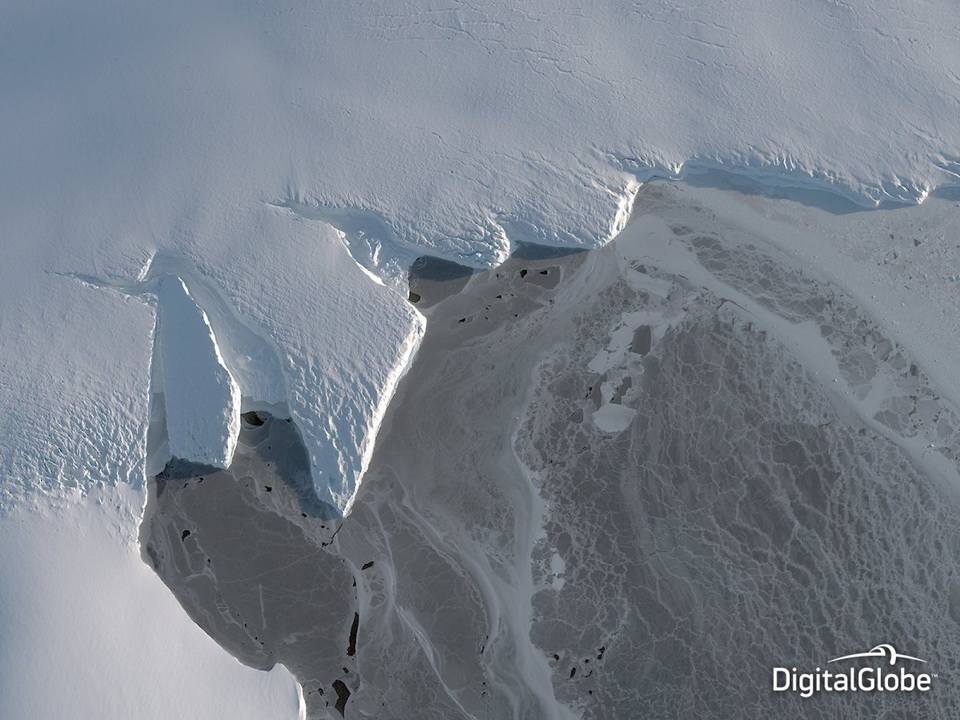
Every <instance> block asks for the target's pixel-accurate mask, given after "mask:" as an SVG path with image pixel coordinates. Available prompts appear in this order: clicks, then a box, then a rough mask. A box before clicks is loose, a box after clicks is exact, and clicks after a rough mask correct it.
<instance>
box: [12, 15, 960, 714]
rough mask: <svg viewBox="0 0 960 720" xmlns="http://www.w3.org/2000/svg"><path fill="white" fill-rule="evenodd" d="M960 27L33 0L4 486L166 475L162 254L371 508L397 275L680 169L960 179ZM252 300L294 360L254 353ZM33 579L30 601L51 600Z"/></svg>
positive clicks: (408, 350)
mask: <svg viewBox="0 0 960 720" xmlns="http://www.w3.org/2000/svg"><path fill="white" fill-rule="evenodd" d="M958 35H960V32H958V16H957V11H956V7H955V4H954V3H952V2H949V0H933V1H932V2H926V3H923V4H922V5H917V6H912V7H910V8H905V7H904V6H902V5H901V4H898V3H895V2H892V1H890V0H885V1H884V2H880V3H867V2H858V3H853V4H834V3H825V4H820V5H817V6H816V9H815V10H811V9H810V6H807V5H799V4H795V3H791V2H788V1H787V0H777V1H776V2H773V3H767V2H748V3H743V2H733V1H732V0H716V1H715V2H712V3H708V4H703V3H697V4H691V5H687V6H684V5H677V4H673V5H670V6H667V5H656V4H652V3H651V4H645V5H644V4H640V5H637V4H630V3H625V2H618V1H616V0H607V1H606V2H603V3H576V2H572V1H569V2H531V3H525V4H524V5H523V7H522V8H518V7H515V6H513V5H510V4H507V3H504V2H502V1H501V2H491V1H489V0H487V1H485V2H480V3H472V4H467V3H461V2H453V3H446V4H441V3H439V2H431V1H424V2H419V3H392V2H391V3H388V2H371V1H368V2H328V3H322V4H310V3H299V2H297V3H287V4H281V3H276V2H272V1H271V2H265V3H259V4H257V3H254V4H236V3H228V2H223V1H222V0H221V1H219V2H214V3H209V4H203V5H197V4H196V3H188V2H184V1H183V0H174V1H173V2H170V3H159V4H158V3H154V4H144V3H137V4H130V3H121V2H117V1H116V0H103V1H102V2H96V3H89V4H85V5H84V6H83V7H80V6H75V5H72V4H70V3H65V2H63V1H62V0H40V1H39V2H26V1H25V0H12V2H8V3H5V4H4V6H3V8H2V9H0V66H2V67H3V68H4V69H5V72H4V73H3V76H2V78H0V101H2V102H0V138H2V140H0V168H2V170H0V242H2V247H3V251H4V252H3V260H2V262H0V283H2V287H3V290H4V296H3V301H2V306H0V337H2V338H3V346H2V351H0V515H4V517H5V518H12V517H14V515H13V514H12V513H14V512H18V511H21V510H26V509H32V510H34V511H38V512H40V513H48V512H51V510H50V507H53V506H57V507H60V508H62V512H63V513H64V515H63V517H64V518H65V519H66V520H65V522H68V523H78V524H79V523H83V522H87V523H96V522H98V520H97V519H96V515H95V514H84V515H82V516H81V515H75V514H74V513H75V512H77V513H79V512H80V511H79V510H71V509H69V507H70V503H72V502H75V501H78V499H79V498H80V497H82V496H84V495H88V494H90V493H91V492H94V490H93V489H94V488H98V487H101V486H110V485H114V484H117V483H120V484H128V485H130V486H131V487H132V488H133V489H135V490H137V491H139V489H140V488H141V485H142V480H143V469H144V462H145V457H146V448H147V442H146V438H147V426H148V419H149V416H150V374H151V373H150V357H151V348H152V342H153V337H152V333H153V328H154V324H155V315H154V312H153V308H152V307H151V305H150V301H149V299H147V302H146V303H144V302H143V300H144V298H140V297H132V296H131V295H130V294H129V293H124V292H114V291H112V290H111V289H110V286H112V285H116V286H117V287H119V286H121V285H123V284H124V283H129V282H132V281H136V280H137V279H138V278H141V277H142V275H143V273H144V272H145V270H146V269H147V268H149V267H150V266H151V264H152V263H153V262H155V261H156V259H157V258H158V257H161V256H163V257H167V256H177V257H182V258H184V262H185V263H186V264H188V265H189V266H190V267H191V268H193V269H194V271H195V272H196V273H197V275H198V276H199V277H201V278H203V279H204V282H208V283H209V285H208V287H210V288H215V292H214V291H211V292H214V295H215V296H216V297H215V299H217V302H212V301H205V300H204V298H203V297H201V290H202V289H203V287H204V286H203V285H202V284H201V286H196V287H195V289H196V290H197V300H198V303H199V304H200V306H201V307H202V308H203V310H204V311H205V312H206V313H207V314H208V316H209V319H210V323H211V326H212V327H213V329H214V331H215V334H216V335H217V337H218V339H221V338H222V339H224V340H225V342H224V344H223V348H222V349H223V350H224V357H223V361H224V364H225V365H226V367H228V368H229V369H230V370H231V371H232V372H233V374H234V375H235V377H236V379H237V381H238V384H239V385H240V390H241V393H244V394H246V395H247V396H249V397H251V398H252V400H253V401H257V402H263V403H267V404H272V405H274V404H283V405H285V407H286V408H287V410H288V411H289V413H290V414H291V416H292V417H293V418H294V419H295V420H296V421H297V424H298V427H299V429H300V431H301V432H302V434H303V436H304V441H305V444H306V446H307V449H308V452H309V454H310V458H311V463H312V468H313V472H314V479H315V482H316V485H317V489H318V492H319V494H320V495H321V496H328V497H329V498H331V499H332V500H333V501H334V502H335V503H336V504H337V505H339V506H340V507H341V508H343V509H347V508H348V507H349V505H350V502H351V500H352V498H353V494H354V491H355V489H356V485H357V482H358V480H359V478H360V477H361V475H362V473H363V469H364V467H365V464H366V462H367V461H368V459H369V457H370V452H371V448H372V443H373V439H374V435H375V432H376V428H377V425H378V423H379V419H380V418H381V417H382V415H383V412H384V408H385V406H386V403H387V402H388V401H389V398H390V396H391V394H392V392H393V389H394V388H395V386H396V383H397V380H398V378H399V376H400V374H401V373H402V371H403V368H404V367H405V366H406V364H407V363H408V361H409V359H410V357H411V355H412V353H413V351H414V349H415V348H416V344H417V342H418V340H419V338H420V336H421V334H422V330H423V322H422V318H420V317H419V315H417V313H416V312H415V311H414V310H413V309H412V308H411V307H410V306H409V305H407V304H406V303H405V302H404V300H403V299H402V298H401V297H400V295H398V294H396V293H394V292H393V291H392V290H391V289H389V288H388V287H384V286H381V285H377V284H376V283H374V282H373V281H372V280H371V277H370V273H373V274H374V275H379V276H381V277H382V278H383V279H384V281H385V282H387V283H388V284H390V285H393V286H394V287H395V288H396V287H398V286H399V285H400V284H401V280H402V275H403V272H404V264H405V263H406V262H408V261H409V260H410V259H412V258H413V257H416V256H417V255H420V254H433V255H438V256H443V257H447V258H451V259H457V260H459V261H461V262H464V263H466V264H470V265H475V266H485V265H490V264H494V263H497V262H499V261H501V260H502V259H503V258H504V257H505V256H506V254H507V252H508V251H509V250H510V249H511V247H513V246H514V245H515V244H516V242H517V241H521V240H523V241H538V242H543V243H553V244H571V245H584V246H595V245H598V244H602V243H604V242H606V241H607V240H608V239H609V238H610V237H612V236H613V235H614V234H616V232H617V231H618V230H619V229H620V228H621V227H622V226H623V223H624V221H625V219H626V216H627V210H628V208H629V205H630V201H631V198H632V196H633V194H634V193H635V192H636V190H637V182H638V180H640V181H642V180H644V179H646V178H647V177H649V176H651V175H656V174H667V175H673V174H689V173H695V172H697V171H699V170H704V169H707V168H712V167H722V168H725V169H727V170H730V171H734V172H741V173H746V174H749V175H752V176H754V177H757V178H760V179H763V180H764V181H765V182H767V183H770V184H786V185H803V186H814V187H827V188H830V189H833V190H836V191H837V192H840V193H842V194H844V195H846V196H847V197H849V198H852V199H854V200H856V201H858V202H860V203H863V204H867V205H869V204H873V203H875V202H877V201H881V200H884V199H894V200H903V201H915V200H920V199H922V198H924V197H926V195H927V193H928V192H929V191H930V189H931V188H932V187H934V186H937V185H939V184H943V183H952V182H955V181H956V179H957V173H958V158H960V125H958V124H957V123H956V122H955V118H956V117H957V110H958V107H957V106H958V104H960V103H958V97H960V42H958ZM330 225H333V226H335V227H337V228H338V231H337V232H335V231H334V230H332V229H331V228H330V227H329V226H330ZM341 240H342V241H343V243H341ZM348 250H349V255H348ZM350 255H352V256H353V259H351V258H350ZM354 260H356V263H355V262H354ZM358 265H359V266H358ZM361 267H362V268H364V270H366V271H367V272H364V270H361ZM954 274H956V272H954ZM78 278H85V279H86V280H85V281H84V282H78ZM220 300H222V301H223V302H222V304H220V305H218V303H219V301H220ZM215 306H216V307H215ZM234 314H235V316H236V317H237V318H240V319H241V321H242V322H241V323H240V325H242V326H243V327H245V328H251V330H250V332H251V333H253V335H255V336H257V337H259V338H262V339H263V340H264V341H265V342H266V343H267V344H268V345H269V346H270V347H271V351H270V354H269V357H271V358H274V359H276V360H277V363H276V365H275V366H271V368H270V369H264V368H260V369H259V370H258V369H257V368H256V367H253V366H255V365H256V363H255V362H254V363H252V366H251V367H249V368H248V372H246V373H244V372H238V368H243V367H244V365H245V364H246V363H247V361H248V360H249V359H250V358H251V357H252V356H249V355H248V354H246V353H243V352H238V353H235V354H233V355H231V352H230V351H229V349H228V348H230V347H233V348H236V347H247V346H246V345H244V343H243V342H242V340H243V338H244V337H246V335H245V331H241V330H237V331H236V332H235V333H234V332H231V331H230V329H229V327H228V328H227V329H225V330H223V331H222V332H221V329H220V327H218V318H220V319H221V320H223V319H224V318H227V319H228V318H229V317H231V315H234ZM229 324H230V323H229V322H227V321H223V322H221V323H220V325H221V326H228V325H229ZM240 325H236V326H235V327H240ZM234 341H235V342H234ZM232 342H233V343H234V344H231V343H232ZM264 357H267V356H266V355H265V356H264ZM270 362H273V361H272V360H271V361H270ZM278 367H279V368H280V370H279V372H277V368H278ZM244 378H248V379H249V378H256V379H257V380H256V382H253V381H251V382H248V383H247V384H245V383H244ZM97 492H99V491H97ZM18 508H19V510H17V509H18ZM38 517H40V518H41V519H42V518H43V517H44V516H42V515H38ZM3 522H4V523H7V522H13V520H7V519H4V520H3ZM38 522H40V520H38ZM124 527H125V528H126V530H125V531H124V532H125V533H128V532H129V531H130V530H131V527H132V526H127V525H125V526H124ZM121 535H122V537H121ZM125 540H129V537H127V535H124V534H123V533H121V534H120V535H118V542H121V541H125ZM10 552H12V550H9V549H4V550H2V551H0V560H2V562H3V567H4V568H10V567H12V565H10V562H12V561H11V560H10V557H11V556H10V555H9V553H10ZM5 572H6V571H5ZM10 572H12V571H10ZM131 572H134V571H133V570H131ZM115 581H116V582H121V580H120V579H119V576H118V578H117V579H115ZM78 582H79V580H78ZM64 583H66V580H64ZM0 587H4V588H9V587H14V586H13V585H11V584H10V583H9V582H8V581H7V578H6V575H4V577H3V578H2V582H0ZM16 587H17V589H18V592H19V593H20V594H19V595H17V596H16V597H15V598H13V599H10V597H11V596H10V594H9V593H11V592H12V591H10V590H5V592H7V595H5V600H4V608H5V612H9V611H10V608H11V607H12V608H16V607H19V606H20V605H24V606H27V605H30V604H35V603H38V602H39V598H42V596H37V595H34V594H31V593H32V592H33V590H31V587H33V586H30V585H17V586H16ZM38 587H39V586H38ZM62 590H63V593H64V594H65V595H66V596H69V595H70V592H71V588H70V587H68V586H67V584H64V586H63V588H62ZM38 627H39V626H38ZM24 628H26V629H24V632H25V633H27V632H35V631H36V628H35V627H34V626H31V625H25V626H24ZM30 628H33V629H32V630H31V629H30ZM24 637H26V636H24ZM51 637H52V636H51ZM18 648H19V652H20V653H21V654H20V655H19V656H18V659H19V661H20V662H21V663H22V664H23V665H24V666H30V667H35V666H36V663H38V662H40V660H39V658H41V657H42V655H39V654H38V655H36V656H33V657H32V658H31V657H28V656H27V655H23V654H22V653H26V652H27V650H28V649H29V646H28V645H27V644H23V645H20V646H18ZM74 649H75V648H74ZM41 651H42V648H38V649H37V652H38V653H40V652H41ZM64 658H65V661H66V660H69V661H70V663H72V665H71V666H72V667H79V666H80V663H81V662H82V660H83V658H82V656H80V655H77V654H73V655H72V656H69V657H68V655H66V654H65V655H64ZM5 660H6V659H5ZM116 670H117V675H116V676H115V680H116V682H117V683H119V684H123V683H122V680H123V679H125V678H132V677H133V676H132V675H129V674H128V673H132V672H133V666H132V665H131V664H130V663H126V664H124V665H123V666H122V667H117V668H116ZM131 683H132V684H131V685H130V687H132V686H133V684H137V686H138V687H139V683H135V681H133V680H131ZM24 687H27V686H24ZM224 687H225V686H224ZM224 687H221V686H219V685H217V687H211V688H210V692H211V693H213V694H216V695H218V696H219V695H221V694H222V693H223V692H224ZM19 697H20V699H17V698H16V697H13V696H10V697H9V698H8V699H7V702H11V703H14V702H25V700H23V696H19ZM17 707H25V706H17ZM75 710H76V713H75V714H76V715H83V714H84V713H85V712H86V711H87V708H81V707H80V706H79V705H78V706H77V707H76V708H75ZM90 712H93V710H90ZM98 717H103V715H102V714H100V715H98Z"/></svg>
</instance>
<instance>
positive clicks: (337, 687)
mask: <svg viewBox="0 0 960 720" xmlns="http://www.w3.org/2000/svg"><path fill="white" fill-rule="evenodd" d="M333 689H334V691H336V693H337V704H336V705H334V707H335V708H337V712H339V713H340V714H341V715H343V716H344V717H346V715H345V711H346V709H347V700H349V699H350V688H348V687H347V684H346V683H345V682H344V681H343V680H334V681H333Z"/></svg>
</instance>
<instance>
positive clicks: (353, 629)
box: [347, 581, 360, 657]
mask: <svg viewBox="0 0 960 720" xmlns="http://www.w3.org/2000/svg"><path fill="white" fill-rule="evenodd" d="M354 584H356V581H354ZM359 630H360V613H354V614H353V625H351V626H350V642H349V643H348V644H347V655H349V656H350V657H353V656H354V655H356V654H357V632H359Z"/></svg>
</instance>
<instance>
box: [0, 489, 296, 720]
mask: <svg viewBox="0 0 960 720" xmlns="http://www.w3.org/2000/svg"><path fill="white" fill-rule="evenodd" d="M142 500H143V495H142V494H141V493H140V492H137V491H133V490H131V489H130V488H126V487H120V488H115V487H111V488H104V489H102V490H95V491H93V492H92V493H91V495H90V496H88V497H87V498H86V499H84V500H82V501H80V502H78V503H77V504H75V505H72V506H71V507H70V508H69V509H68V510H66V511H64V512H62V513H54V514H50V515H44V514H40V513H35V512H29V511H25V510H23V509H21V510H20V511H16V512H14V513H12V514H10V515H8V516H7V517H5V518H4V519H3V520H2V521H0V546H2V547H3V552H2V553H0V577H2V578H3V582H0V637H2V638H3V642H2V643H0V667H2V672H0V717H3V718H11V720H12V719H13V718H22V719H23V720H27V719H28V718H44V719H45V720H76V719H78V718H118V719H119V718H138V720H169V718H175V717H176V718H183V719H184V720H187V719H188V718H190V719H196V720H210V719H212V718H245V719H247V720H295V719H296V718H298V717H302V701H301V698H300V689H299V686H298V685H297V683H296V681H295V680H294V679H293V677H292V676H291V675H290V673H289V672H287V671H286V669H284V668H283V667H282V666H275V667H274V668H273V670H271V671H270V672H260V671H257V670H253V669H251V668H248V667H245V666H243V665H241V664H240V663H239V662H238V661H237V660H234V659H233V658H231V657H230V656H229V655H227V654H226V653H225V652H223V651H222V650H221V649H220V648H219V647H218V646H217V644H216V643H215V642H214V641H213V640H212V639H211V638H210V637H209V636H208V635H206V634H205V633H204V632H203V631H202V630H201V629H200V628H199V627H197V625H195V624H194V622H193V621H192V620H191V619H190V618H189V617H188V616H187V615H186V614H185V613H184V612H183V610H182V609H181V607H180V605H179V604H178V603H177V601H176V599H175V598H174V597H173V596H172V595H171V594H170V593H169V591H167V589H166V588H165V587H163V583H162V582H161V581H160V579H159V578H158V577H157V576H156V575H155V574H154V572H153V569H152V568H150V567H149V566H148V565H146V564H145V563H144V562H143V560H142V559H141V558H140V552H139V549H138V547H137V544H136V528H137V524H138V522H139V508H140V505H141V503H142Z"/></svg>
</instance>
